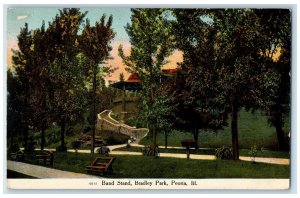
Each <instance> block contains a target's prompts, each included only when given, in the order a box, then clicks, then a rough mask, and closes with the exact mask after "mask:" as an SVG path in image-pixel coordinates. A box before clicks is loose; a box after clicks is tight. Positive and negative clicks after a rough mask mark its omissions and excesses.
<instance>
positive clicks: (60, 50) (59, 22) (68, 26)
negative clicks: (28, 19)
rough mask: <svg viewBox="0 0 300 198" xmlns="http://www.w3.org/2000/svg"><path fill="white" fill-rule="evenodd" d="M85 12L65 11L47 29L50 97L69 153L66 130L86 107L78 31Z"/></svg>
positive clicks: (73, 9)
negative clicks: (67, 125)
mask: <svg viewBox="0 0 300 198" xmlns="http://www.w3.org/2000/svg"><path fill="white" fill-rule="evenodd" d="M85 15H86V13H81V12H80V10H79V9H75V8H71V9H63V10H60V13H59V15H56V17H55V18H54V19H53V21H52V22H50V23H49V27H48V28H47V30H46V35H47V39H48V40H47V41H48V47H47V61H48V64H49V78H50V82H49V86H50V87H51V88H50V89H49V90H48V91H49V98H50V101H51V109H52V113H53V117H54V119H55V122H56V123H58V125H59V126H60V127H61V145H60V148H59V150H62V151H64V150H66V146H65V127H66V124H70V123H72V122H74V121H76V120H78V119H80V118H81V116H82V113H83V108H84V105H85V96H86V90H85V87H84V86H85V85H84V75H83V61H82V56H80V54H79V44H78V31H79V28H80V25H81V23H82V21H83V18H84V17H85Z"/></svg>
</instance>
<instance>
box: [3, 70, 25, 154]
mask: <svg viewBox="0 0 300 198" xmlns="http://www.w3.org/2000/svg"><path fill="white" fill-rule="evenodd" d="M21 89H22V87H21V86H20V82H19V81H18V78H16V76H15V75H14V74H13V72H12V71H11V69H9V70H8V71H7V92H8V93H7V136H8V138H9V141H8V145H7V146H8V148H9V149H11V148H13V146H14V144H15V141H14V140H15V138H16V136H17V135H21V134H20V129H22V128H23V127H24V126H22V124H23V123H22V114H21V113H22V108H23V107H22V102H21V101H20V97H19V96H18V94H19V93H20V92H21Z"/></svg>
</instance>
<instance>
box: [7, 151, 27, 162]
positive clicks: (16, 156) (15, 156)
mask: <svg viewBox="0 0 300 198" xmlns="http://www.w3.org/2000/svg"><path fill="white" fill-rule="evenodd" d="M10 157H11V158H12V159H13V160H16V161H24V158H25V157H24V152H23V151H22V150H19V151H17V152H15V153H10Z"/></svg>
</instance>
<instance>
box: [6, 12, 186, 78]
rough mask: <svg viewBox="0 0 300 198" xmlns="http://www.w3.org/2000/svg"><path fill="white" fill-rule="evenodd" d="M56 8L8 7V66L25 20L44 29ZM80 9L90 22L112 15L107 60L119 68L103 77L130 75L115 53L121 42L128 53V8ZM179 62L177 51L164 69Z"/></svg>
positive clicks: (31, 27) (54, 13)
mask: <svg viewBox="0 0 300 198" xmlns="http://www.w3.org/2000/svg"><path fill="white" fill-rule="evenodd" d="M59 9H62V8H57V7H47V8H39V7H35V8H28V7H26V8H21V7H9V8H8V9H7V29H6V30H7V32H6V35H7V37H6V38H7V47H6V51H7V67H8V68H9V67H11V65H12V60H11V57H12V49H18V45H17V36H18V34H19V32H20V29H21V28H22V27H24V25H25V23H28V27H29V29H30V30H34V29H36V28H40V27H41V25H42V21H43V20H44V21H45V24H46V28H47V24H48V22H50V21H52V18H54V17H55V15H56V14H58V13H59V11H58V10H59ZM80 10H81V12H86V11H88V14H87V15H86V18H88V19H90V22H91V25H93V24H95V22H96V21H99V19H100V18H101V16H102V15H103V14H106V16H107V17H108V16H109V15H112V16H113V24H112V28H113V30H114V31H115V32H116V36H115V38H114V40H113V41H112V46H113V50H112V52H111V56H112V57H113V60H109V61H108V65H110V66H112V67H115V68H118V69H117V70H116V71H115V72H114V73H112V74H111V75H110V76H107V77H106V80H112V81H117V80H118V79H119V75H120V73H122V72H123V73H124V75H125V79H126V78H127V77H128V76H129V74H128V73H127V72H126V71H125V65H124V64H123V63H122V60H121V58H120V57H119V56H118V47H119V45H120V44H122V45H123V47H124V50H125V53H126V54H130V42H129V37H128V35H127V33H126V31H125V28H124V26H126V24H127V23H130V16H131V11H130V8H81V9H80ZM181 61H182V54H181V53H180V52H175V53H174V54H173V55H172V56H170V57H169V62H168V64H166V65H165V66H164V68H174V67H176V65H177V62H181Z"/></svg>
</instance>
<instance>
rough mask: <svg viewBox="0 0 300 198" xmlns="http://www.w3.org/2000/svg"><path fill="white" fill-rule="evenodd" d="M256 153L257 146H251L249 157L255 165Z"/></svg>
mask: <svg viewBox="0 0 300 198" xmlns="http://www.w3.org/2000/svg"><path fill="white" fill-rule="evenodd" d="M257 152H258V150H257V146H256V145H253V146H251V149H250V151H249V155H250V156H251V160H252V162H253V163H255V157H256V156H257Z"/></svg>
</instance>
